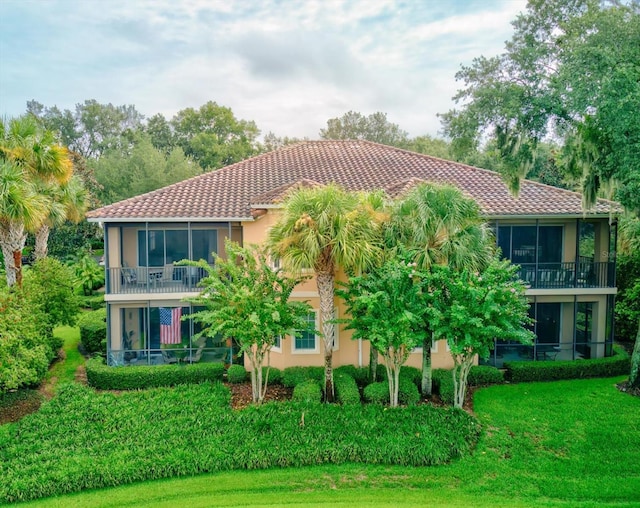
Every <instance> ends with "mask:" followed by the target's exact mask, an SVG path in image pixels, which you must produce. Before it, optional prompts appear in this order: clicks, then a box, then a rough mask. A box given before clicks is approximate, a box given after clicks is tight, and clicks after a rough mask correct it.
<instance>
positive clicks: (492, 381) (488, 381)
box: [467, 365, 504, 386]
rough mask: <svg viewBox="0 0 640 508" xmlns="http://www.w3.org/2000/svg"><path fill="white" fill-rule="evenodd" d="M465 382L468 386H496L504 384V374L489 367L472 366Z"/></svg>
mask: <svg viewBox="0 0 640 508" xmlns="http://www.w3.org/2000/svg"><path fill="white" fill-rule="evenodd" d="M467 381H468V383H469V386H483V385H497V384H500V383H504V372H502V371H501V370H500V369H497V368H495V367H491V366H490V365H474V366H473V367H471V370H469V377H468V379H467Z"/></svg>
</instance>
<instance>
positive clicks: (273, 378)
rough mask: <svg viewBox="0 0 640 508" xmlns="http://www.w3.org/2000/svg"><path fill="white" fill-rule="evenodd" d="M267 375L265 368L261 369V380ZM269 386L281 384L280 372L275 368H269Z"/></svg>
mask: <svg viewBox="0 0 640 508" xmlns="http://www.w3.org/2000/svg"><path fill="white" fill-rule="evenodd" d="M266 375H267V368H266V367H262V379H264V378H265V376H266ZM269 384H270V385H281V384H282V371H281V370H280V369H278V368H276V367H269Z"/></svg>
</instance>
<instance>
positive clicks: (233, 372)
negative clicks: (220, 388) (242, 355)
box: [227, 364, 249, 384]
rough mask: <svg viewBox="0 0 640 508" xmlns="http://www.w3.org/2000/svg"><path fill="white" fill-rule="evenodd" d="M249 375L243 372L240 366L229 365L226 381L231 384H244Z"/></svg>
mask: <svg viewBox="0 0 640 508" xmlns="http://www.w3.org/2000/svg"><path fill="white" fill-rule="evenodd" d="M248 376H249V373H248V372H247V371H246V370H244V367H243V366H242V365H236V364H234V365H230V366H229V368H228V369H227V381H229V383H232V384H239V383H244V382H245V381H246V380H247V377H248Z"/></svg>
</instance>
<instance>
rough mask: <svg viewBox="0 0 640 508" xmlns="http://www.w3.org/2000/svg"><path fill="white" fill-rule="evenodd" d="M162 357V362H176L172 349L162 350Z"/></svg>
mask: <svg viewBox="0 0 640 508" xmlns="http://www.w3.org/2000/svg"><path fill="white" fill-rule="evenodd" d="M162 359H163V360H164V363H178V359H177V358H176V357H175V355H174V354H173V351H163V352H162Z"/></svg>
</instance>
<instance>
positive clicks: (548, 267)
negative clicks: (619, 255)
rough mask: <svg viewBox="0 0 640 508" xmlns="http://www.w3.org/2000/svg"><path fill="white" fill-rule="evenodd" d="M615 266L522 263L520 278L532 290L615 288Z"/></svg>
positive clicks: (582, 262)
mask: <svg viewBox="0 0 640 508" xmlns="http://www.w3.org/2000/svg"><path fill="white" fill-rule="evenodd" d="M614 271H615V265H614V264H613V263H608V262H591V261H580V262H578V263H537V264H536V263H522V264H521V265H520V271H519V276H520V278H521V279H522V280H523V281H524V282H525V283H526V284H527V285H528V286H530V287H531V288H533V289H556V288H607V287H614V286H615V276H614Z"/></svg>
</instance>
